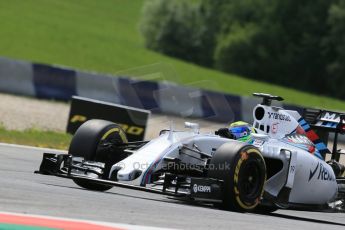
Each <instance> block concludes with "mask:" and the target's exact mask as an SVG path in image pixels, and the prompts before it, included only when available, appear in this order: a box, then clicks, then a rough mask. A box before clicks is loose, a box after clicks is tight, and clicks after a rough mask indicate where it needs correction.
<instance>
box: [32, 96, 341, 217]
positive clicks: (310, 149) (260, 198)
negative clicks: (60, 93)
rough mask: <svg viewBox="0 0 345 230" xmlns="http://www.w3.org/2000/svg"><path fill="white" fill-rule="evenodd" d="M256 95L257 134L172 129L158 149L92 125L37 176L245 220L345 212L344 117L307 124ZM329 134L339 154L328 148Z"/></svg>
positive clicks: (314, 118) (309, 113) (331, 115)
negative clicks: (155, 196) (256, 215)
mask: <svg viewBox="0 0 345 230" xmlns="http://www.w3.org/2000/svg"><path fill="white" fill-rule="evenodd" d="M254 95H255V96H257V97H261V98H262V99H263V101H262V103H261V104H258V105H257V106H256V107H255V108H254V109H253V117H254V122H253V125H252V126H249V127H244V126H242V127H241V126H237V127H236V126H234V127H231V126H230V128H220V129H219V130H217V131H215V133H206V134H201V133H199V126H198V124H195V123H188V122H186V123H185V126H186V128H187V129H186V130H185V131H176V130H173V129H172V128H170V129H167V130H162V131H161V132H160V134H159V136H158V137H157V138H156V139H153V140H151V141H140V142H128V141H127V138H126V135H125V133H124V131H123V130H122V129H121V128H120V126H119V125H117V124H115V123H111V122H109V121H105V120H89V121H87V122H85V123H84V124H83V125H82V126H80V128H79V129H78V130H77V132H76V133H75V135H74V137H73V139H72V142H71V145H70V147H69V151H68V154H51V153H44V155H43V160H42V163H41V165H40V168H39V171H37V172H36V173H40V174H45V175H54V176H58V177H65V178H69V179H72V180H73V181H74V182H75V183H76V184H77V185H79V186H81V187H83V188H86V189H90V190H96V191H106V190H108V189H110V188H112V187H114V186H115V187H116V186H117V187H125V188H130V189H136V190H142V191H146V192H152V193H160V194H165V195H169V196H174V197H178V198H179V199H182V200H184V199H185V200H187V201H195V202H203V203H209V204H214V205H215V206H216V207H219V208H222V209H227V210H234V211H240V212H272V211H275V210H277V209H278V208H282V209H287V208H293V209H307V210H324V209H327V208H328V209H329V208H333V209H336V210H339V211H343V210H344V200H345V189H344V186H345V179H344V171H345V167H344V166H343V165H341V164H340V163H339V158H340V154H341V152H340V150H338V149H337V142H338V135H339V134H344V133H345V122H344V120H345V115H343V114H340V113H336V112H331V111H324V110H310V109H309V110H305V112H304V114H303V116H301V115H300V114H299V113H298V112H296V111H293V110H285V109H283V108H280V107H275V106H272V105H271V102H272V100H278V101H281V100H283V99H282V98H281V97H278V96H272V95H269V94H254ZM239 130H240V131H241V133H240V134H241V135H238V133H237V131H239ZM330 133H331V134H332V135H333V137H334V144H333V151H332V152H331V151H329V150H328V148H327V146H326V144H327V143H328V134H330ZM244 137H245V138H244ZM325 143H326V144H325ZM327 154H331V160H330V161H327V162H326V161H325V157H326V155H327Z"/></svg>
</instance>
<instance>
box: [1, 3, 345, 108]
mask: <svg viewBox="0 0 345 230" xmlns="http://www.w3.org/2000/svg"><path fill="white" fill-rule="evenodd" d="M142 4H143V0H129V1H124V0H102V1H94V0H25V1H23V0H3V1H0V20H1V30H0V55H1V56H7V57H10V58H17V59H24V60H30V61H36V62H41V63H48V64H51V63H53V64H60V65H66V66H71V67H75V68H78V69H82V70H90V71H98V72H102V73H112V74H116V73H118V72H119V71H121V70H125V69H132V68H136V67H138V66H146V67H144V68H142V69H140V70H139V71H137V72H139V75H140V73H142V74H145V73H148V71H149V70H150V68H151V69H154V68H156V67H152V66H151V67H147V66H148V65H151V64H153V63H166V64H167V65H165V66H164V65H162V66H161V67H157V68H158V69H159V68H161V71H164V72H165V73H166V74H165V75H164V78H165V79H166V80H169V81H174V82H177V83H180V84H192V85H194V86H197V87H201V88H206V89H212V90H216V91H221V92H226V93H232V94H238V95H247V96H248V95H251V93H252V92H267V93H272V94H276V95H280V96H283V97H284V98H285V99H286V102H289V103H293V104H299V105H304V106H313V107H325V108H329V109H338V110H345V102H343V101H340V100H335V99H331V98H328V97H323V96H320V95H312V94H308V93H303V92H299V91H296V90H291V89H287V88H284V87H278V86H275V85H271V84H267V83H262V82H258V81H254V80H248V79H245V78H242V77H240V76H235V75H231V74H225V73H221V72H218V71H215V70H211V69H206V68H202V67H199V66H196V65H193V64H190V63H186V62H183V61H181V60H177V59H174V58H170V57H167V56H164V55H161V54H159V53H156V52H152V51H150V50H147V49H146V48H145V47H144V42H143V38H142V37H141V36H140V33H139V29H138V23H139V19H140V13H141V7H142ZM167 66H169V67H167ZM157 68H156V69H157ZM129 72H131V71H129ZM129 72H127V73H129ZM134 72H135V71H134ZM122 73H126V72H122ZM175 73H176V74H175ZM134 75H137V74H134ZM277 77H279V76H277ZM310 87H312V82H311V83H310Z"/></svg>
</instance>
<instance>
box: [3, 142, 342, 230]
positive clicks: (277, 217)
mask: <svg viewBox="0 0 345 230" xmlns="http://www.w3.org/2000/svg"><path fill="white" fill-rule="evenodd" d="M43 152H44V150H42V149H35V148H26V147H18V146H7V145H0V211H5V212H15V213H29V214H35V215H49V216H56V217H64V218H76V219H84V220H94V221H106V222H116V223H123V224H131V225H145V226H153V227H164V228H176V229H265V230H268V229H314V230H315V229H345V213H322V212H305V211H292V210H279V211H277V212H275V213H274V214H271V215H260V214H247V213H235V212H228V211H222V210H217V209H214V208H211V207H208V206H200V205H193V204H186V203H184V202H181V201H178V200H174V199H171V198H169V197H167V196H164V195H157V194H151V193H146V192H140V191H134V190H129V189H123V188H112V189H111V190H109V191H108V192H93V191H87V190H84V189H81V188H79V187H78V186H76V185H75V184H74V183H73V181H71V180H68V179H63V178H57V177H52V176H43V175H38V174H34V173H33V172H34V171H35V170H37V169H38V167H39V164H40V161H41V157H42V153H43ZM50 152H52V151H50Z"/></svg>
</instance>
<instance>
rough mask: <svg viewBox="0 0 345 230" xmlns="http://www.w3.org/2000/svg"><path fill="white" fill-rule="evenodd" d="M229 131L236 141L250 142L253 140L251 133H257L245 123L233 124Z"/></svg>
mask: <svg viewBox="0 0 345 230" xmlns="http://www.w3.org/2000/svg"><path fill="white" fill-rule="evenodd" d="M229 131H230V133H232V134H233V135H234V136H235V138H236V140H239V141H243V142H248V141H250V140H251V133H252V132H253V133H255V130H254V128H253V127H252V126H251V125H250V124H248V123H247V122H244V121H237V122H234V123H231V124H230V126H229Z"/></svg>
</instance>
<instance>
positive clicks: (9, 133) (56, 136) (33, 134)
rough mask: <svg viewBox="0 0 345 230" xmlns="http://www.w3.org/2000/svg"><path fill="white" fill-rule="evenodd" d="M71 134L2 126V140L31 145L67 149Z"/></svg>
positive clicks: (0, 139)
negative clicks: (19, 129) (11, 128)
mask: <svg viewBox="0 0 345 230" xmlns="http://www.w3.org/2000/svg"><path fill="white" fill-rule="evenodd" d="M71 138H72V137H71V135H69V134H65V133H57V132H51V131H41V130H36V129H29V130H25V131H15V130H6V129H4V128H3V127H0V142H4V143H10V144H19V145H30V146H36V147H43V148H54V149H62V150H67V149H68V146H69V144H70V141H71Z"/></svg>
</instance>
